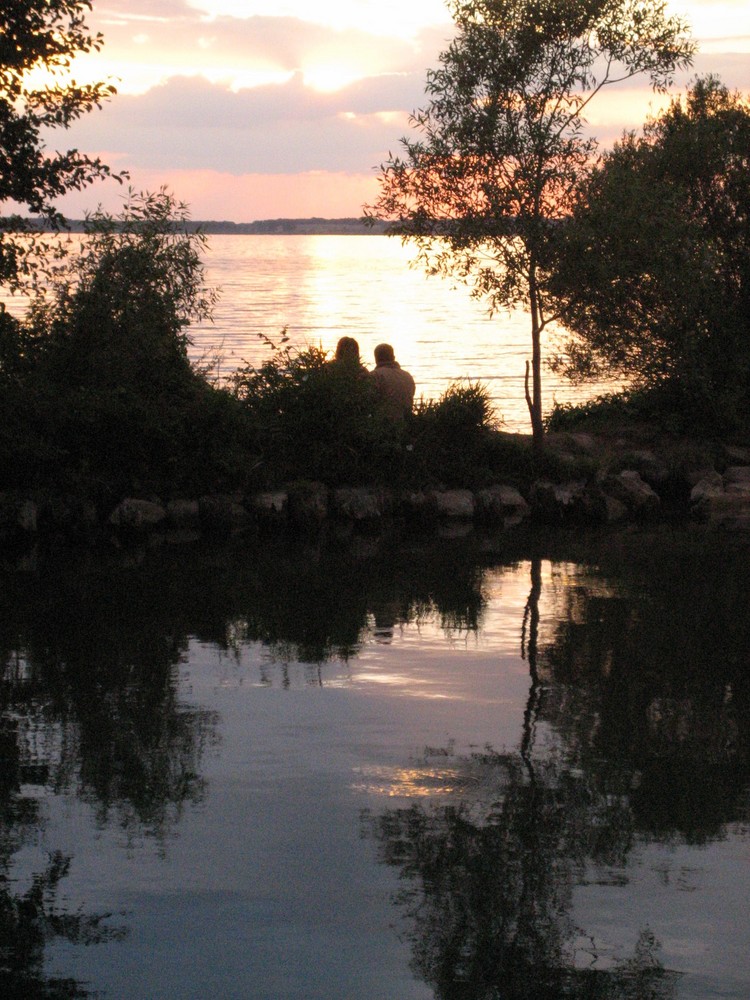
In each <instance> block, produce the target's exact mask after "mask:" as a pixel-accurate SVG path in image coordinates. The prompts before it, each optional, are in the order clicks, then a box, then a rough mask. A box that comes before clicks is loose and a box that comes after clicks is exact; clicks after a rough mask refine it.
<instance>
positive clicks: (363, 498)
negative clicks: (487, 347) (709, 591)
mask: <svg viewBox="0 0 750 1000" xmlns="http://www.w3.org/2000/svg"><path fill="white" fill-rule="evenodd" d="M548 453H549V454H551V455H552V456H553V458H554V462H553V463H552V466H553V467H554V469H555V475H554V476H549V475H545V476H540V477H537V478H534V479H533V480H531V481H530V482H529V483H528V484H527V485H526V486H523V485H519V484H518V483H514V482H511V481H507V482H502V481H499V482H497V483H494V484H492V485H490V486H487V487H485V488H483V489H479V490H468V489H448V488H432V489H425V490H408V491H399V490H393V489H385V488H381V487H377V486H357V487H341V488H330V489H329V488H327V487H326V486H325V485H323V484H322V483H314V482H302V483H292V484H288V485H284V486H282V487H279V488H277V489H268V490H262V491H259V492H256V493H252V494H250V495H242V494H214V495H206V496H202V497H196V498H180V499H169V500H163V499H161V498H158V497H153V496H148V497H143V496H127V497H123V498H122V499H120V500H119V501H118V502H117V503H116V504H114V505H113V506H112V508H111V509H109V510H106V511H103V512H102V511H100V510H98V509H97V508H96V506H95V505H94V504H93V503H90V502H87V501H86V500H81V499H80V498H71V497H65V496H57V497H54V498H53V499H47V500H42V501H40V500H39V499H37V498H32V497H24V496H18V495H15V494H8V493H5V494H0V546H13V547H18V546H19V545H20V546H32V545H35V544H36V543H37V542H39V541H42V540H51V541H54V540H57V539H62V540H77V541H84V542H89V543H90V542H102V541H103V542H106V543H109V544H113V545H116V546H123V545H127V544H130V543H134V542H135V543H142V542H144V541H147V542H149V543H154V544H156V543H158V542H168V543H180V542H190V541H195V540H198V539H200V538H201V537H205V536H213V537H216V536H224V537H226V536H231V535H234V534H237V533H248V532H263V531H310V530H320V529H322V528H323V527H324V526H328V525H334V526H336V528H337V529H340V530H379V529H380V528H381V527H384V526H385V525H387V524H388V523H389V522H392V521H393V520H394V519H400V520H401V521H405V522H413V523H415V524H418V525H420V526H427V527H428V528H429V527H431V526H434V527H435V528H436V529H438V530H440V531H443V532H450V533H454V534H455V533H461V532H468V531H470V530H471V529H472V528H473V527H474V526H475V525H477V526H487V527H492V528H494V529H502V530H512V529H514V528H516V527H518V526H521V525H528V526H531V527H533V526H534V525H544V526H560V527H565V526H572V525H579V526H582V527H585V526H601V525H622V524H627V523H643V522H651V523H658V522H659V521H662V520H663V521H670V522H674V521H676V520H684V521H686V522H687V521H693V522H697V523H703V524H705V525H707V526H709V527H711V528H715V529H717V530H720V531H722V532H725V533H736V534H740V535H742V536H743V537H748V538H750V447H744V446H739V445H722V446H716V445H712V446H710V447H709V446H707V445H706V444H704V443H699V444H696V443H695V442H686V441H684V440H680V441H676V440H666V441H665V440H664V439H662V440H660V441H659V442H658V443H657V444H655V443H654V442H650V443H644V442H643V441H642V440H640V441H638V440H633V438H632V436H631V437H629V438H625V437H618V436H612V435H608V436H606V437H605V436H600V437H597V436H596V435H593V434H588V433H578V434H574V433H564V434H555V435H550V436H549V441H548Z"/></svg>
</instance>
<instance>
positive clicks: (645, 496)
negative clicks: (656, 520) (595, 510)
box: [603, 469, 661, 517]
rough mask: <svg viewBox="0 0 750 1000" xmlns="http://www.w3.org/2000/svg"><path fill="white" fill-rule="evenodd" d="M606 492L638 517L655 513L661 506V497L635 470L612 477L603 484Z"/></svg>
mask: <svg viewBox="0 0 750 1000" xmlns="http://www.w3.org/2000/svg"><path fill="white" fill-rule="evenodd" d="M603 488H604V492H605V494H607V495H608V496H611V497H614V498H615V500H619V501H620V502H621V503H624V504H625V506H626V507H627V509H628V511H629V512H630V513H631V514H632V515H634V516H636V517H645V516H648V515H651V514H653V513H655V512H656V511H657V510H658V509H659V507H660V505H661V501H660V500H659V495H658V494H657V493H656V492H654V490H653V489H652V488H651V487H650V486H649V485H648V483H646V482H644V480H643V479H642V478H641V476H640V474H639V473H638V472H636V471H635V470H634V469H625V470H624V471H623V472H620V473H619V475H617V476H610V477H609V478H608V479H606V480H605V482H604V484H603Z"/></svg>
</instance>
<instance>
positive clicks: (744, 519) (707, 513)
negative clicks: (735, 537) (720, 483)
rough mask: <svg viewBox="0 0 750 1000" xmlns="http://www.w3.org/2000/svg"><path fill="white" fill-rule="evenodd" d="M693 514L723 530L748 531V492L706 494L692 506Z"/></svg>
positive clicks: (749, 526) (749, 515) (749, 529)
mask: <svg viewBox="0 0 750 1000" xmlns="http://www.w3.org/2000/svg"><path fill="white" fill-rule="evenodd" d="M692 513H693V516H694V517H695V518H697V519H698V520H700V521H703V522H704V523H705V524H707V525H709V526H711V527H714V528H722V529H723V530H725V531H732V532H742V533H744V532H749V531H750V493H740V492H736V493H729V492H726V493H722V494H720V495H717V496H706V497H704V498H703V499H702V500H700V501H699V502H698V503H696V504H695V506H694V507H693V511H692Z"/></svg>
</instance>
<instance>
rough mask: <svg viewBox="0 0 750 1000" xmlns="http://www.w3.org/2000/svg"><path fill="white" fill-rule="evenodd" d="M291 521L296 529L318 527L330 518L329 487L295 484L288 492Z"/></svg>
mask: <svg viewBox="0 0 750 1000" xmlns="http://www.w3.org/2000/svg"><path fill="white" fill-rule="evenodd" d="M287 504H288V513H289V520H290V521H291V522H292V524H294V525H295V526H296V527H300V528H304V527H316V526H319V525H321V524H322V523H323V522H324V521H325V519H326V518H327V517H328V487H327V486H325V485H324V484H323V483H315V482H310V483H295V484H294V485H292V486H290V487H289V492H288V501H287Z"/></svg>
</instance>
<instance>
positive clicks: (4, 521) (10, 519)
mask: <svg viewBox="0 0 750 1000" xmlns="http://www.w3.org/2000/svg"><path fill="white" fill-rule="evenodd" d="M38 520H39V508H38V506H37V504H36V503H35V502H34V501H33V500H29V499H26V498H24V497H18V496H15V495H13V494H8V493H3V494H0V540H5V539H13V538H18V539H20V538H24V537H28V536H29V535H35V534H36V531H37V527H38Z"/></svg>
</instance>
